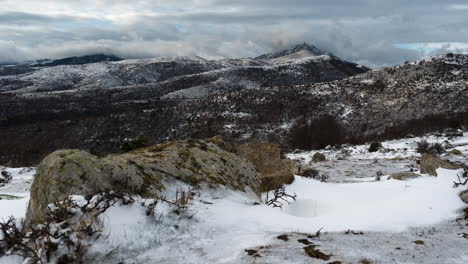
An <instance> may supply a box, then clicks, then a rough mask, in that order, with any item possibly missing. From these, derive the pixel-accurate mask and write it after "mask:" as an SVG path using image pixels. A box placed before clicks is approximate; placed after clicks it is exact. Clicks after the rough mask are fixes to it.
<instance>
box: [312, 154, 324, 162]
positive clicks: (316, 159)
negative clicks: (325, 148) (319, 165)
mask: <svg viewBox="0 0 468 264" xmlns="http://www.w3.org/2000/svg"><path fill="white" fill-rule="evenodd" d="M326 160H327V158H326V157H325V155H323V154H322V153H320V152H316V153H315V154H314V156H312V161H313V162H321V161H326Z"/></svg>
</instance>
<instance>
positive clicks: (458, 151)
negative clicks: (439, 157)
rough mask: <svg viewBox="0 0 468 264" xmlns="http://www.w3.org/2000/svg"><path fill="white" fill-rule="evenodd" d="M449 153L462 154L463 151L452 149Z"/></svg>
mask: <svg viewBox="0 0 468 264" xmlns="http://www.w3.org/2000/svg"><path fill="white" fill-rule="evenodd" d="M447 155H453V156H462V155H463V153H462V152H461V151H460V150H458V149H452V150H451V151H449V152H447Z"/></svg>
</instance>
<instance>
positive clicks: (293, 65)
mask: <svg viewBox="0 0 468 264" xmlns="http://www.w3.org/2000/svg"><path fill="white" fill-rule="evenodd" d="M467 67H468V57H467V55H446V56H440V57H434V58H431V59H428V60H423V61H419V62H413V63H407V64H403V65H399V66H395V67H387V68H382V69H376V70H372V71H369V69H367V68H366V67H363V66H359V65H357V64H354V63H351V62H347V61H343V60H341V59H339V58H338V57H336V56H334V55H333V54H327V53H326V52H324V51H320V50H319V49H317V48H316V47H314V46H312V45H308V44H301V45H298V46H296V47H294V48H292V49H290V50H285V51H281V52H277V53H272V54H265V55H262V56H259V57H257V58H243V59H223V60H206V59H203V58H200V57H162V58H152V59H136V60H122V61H107V60H104V61H101V62H97V63H89V64H79V65H58V66H30V65H16V66H9V67H0V136H1V137H2V138H3V139H5V140H3V141H2V142H0V161H1V162H3V163H5V164H6V163H11V164H20V165H31V164H35V163H37V162H38V161H39V160H40V158H42V157H43V156H44V155H46V154H47V153H49V152H51V151H53V150H55V149H60V148H84V149H88V150H91V151H93V152H95V153H98V154H99V153H108V152H118V151H119V144H120V142H121V141H122V140H124V139H125V138H134V137H137V136H146V137H148V138H149V139H150V141H151V142H161V141H164V140H167V139H177V138H187V137H208V136H213V135H218V134H220V135H222V136H223V137H224V138H225V139H226V140H228V141H230V142H243V141H274V142H279V143H281V144H282V145H283V146H284V147H286V148H313V147H324V144H337V143H344V142H351V141H353V142H354V141H355V142H362V141H363V140H367V139H371V138H375V137H382V138H388V137H392V136H394V135H396V134H399V135H401V134H406V133H419V132H427V131H429V130H431V129H434V128H435V127H436V126H441V127H447V126H449V125H461V124H466V123H467V118H466V113H467V112H468V110H467V106H466V102H467V101H468V98H467V93H466V84H467V83H468V79H467V76H468V70H467ZM427 119H429V121H427ZM415 122H416V123H415ZM318 127H321V128H320V129H317V128H318ZM19 130H20V131H21V133H18V131H19ZM298 138H307V142H303V140H302V141H301V140H298Z"/></svg>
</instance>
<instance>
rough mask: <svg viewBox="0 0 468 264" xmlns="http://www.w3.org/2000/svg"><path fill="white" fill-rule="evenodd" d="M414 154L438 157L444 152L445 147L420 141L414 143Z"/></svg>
mask: <svg viewBox="0 0 468 264" xmlns="http://www.w3.org/2000/svg"><path fill="white" fill-rule="evenodd" d="M416 144H417V146H416V152H418V153H420V154H423V153H426V154H433V155H440V154H442V153H444V152H445V147H444V146H443V145H442V144H440V143H432V144H431V143H429V142H427V141H426V140H422V141H419V142H417V143H416Z"/></svg>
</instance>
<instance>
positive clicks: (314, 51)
mask: <svg viewBox="0 0 468 264" xmlns="http://www.w3.org/2000/svg"><path fill="white" fill-rule="evenodd" d="M322 55H328V53H327V52H324V51H322V50H320V49H318V48H317V47H315V46H314V45H312V44H308V43H305V42H304V43H302V44H299V45H296V46H295V47H293V48H292V49H286V50H282V51H279V52H273V53H268V54H264V55H261V56H258V57H257V58H256V59H267V60H268V59H277V58H281V57H288V58H290V59H293V58H294V59H299V58H305V57H314V56H322Z"/></svg>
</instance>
